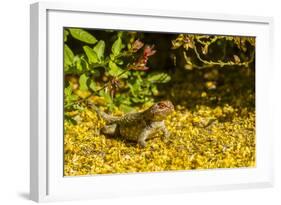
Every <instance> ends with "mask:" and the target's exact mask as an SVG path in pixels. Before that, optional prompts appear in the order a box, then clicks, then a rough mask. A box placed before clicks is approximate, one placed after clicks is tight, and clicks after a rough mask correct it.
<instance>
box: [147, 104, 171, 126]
mask: <svg viewBox="0 0 281 205" xmlns="http://www.w3.org/2000/svg"><path fill="white" fill-rule="evenodd" d="M148 111H149V118H150V120H152V121H160V120H164V119H165V118H166V117H167V116H168V115H169V114H171V113H172V112H173V111H174V105H173V104H172V102H171V101H168V100H165V101H160V102H157V103H155V104H154V105H152V106H151V107H150V108H149V109H148Z"/></svg>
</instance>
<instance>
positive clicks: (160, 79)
mask: <svg viewBox="0 0 281 205" xmlns="http://www.w3.org/2000/svg"><path fill="white" fill-rule="evenodd" d="M170 80H171V76H169V75H168V74H167V73H157V72H155V73H151V74H149V75H148V76H147V81H149V82H150V83H167V82H169V81H170Z"/></svg>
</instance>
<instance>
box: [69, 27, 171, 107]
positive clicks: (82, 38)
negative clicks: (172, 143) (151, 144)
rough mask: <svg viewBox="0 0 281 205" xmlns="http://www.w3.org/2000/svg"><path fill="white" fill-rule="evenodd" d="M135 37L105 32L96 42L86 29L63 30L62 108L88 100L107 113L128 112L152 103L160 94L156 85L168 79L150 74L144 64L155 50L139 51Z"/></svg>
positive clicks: (159, 73) (160, 74) (167, 76)
mask: <svg viewBox="0 0 281 205" xmlns="http://www.w3.org/2000/svg"><path fill="white" fill-rule="evenodd" d="M69 35H71V36H72V37H73V38H68V36H69ZM136 37H137V36H136V35H135V33H130V32H115V31H108V32H105V37H104V38H103V39H97V38H96V37H95V36H93V34H92V33H91V31H88V30H85V29H74V28H68V29H65V30H64V42H65V45H64V72H65V85H66V88H65V107H68V108H72V109H74V110H75V108H74V107H75V106H76V107H77V105H79V104H80V103H81V102H83V101H84V100H85V99H88V100H92V101H94V103H95V104H99V105H101V106H105V107H106V108H107V109H108V110H115V109H117V108H119V109H120V110H122V111H124V112H129V111H132V110H133V109H134V106H135V105H142V104H144V103H149V102H153V101H154V98H155V96H157V95H158V94H159V92H158V87H157V84H160V83H167V82H169V81H170V79H171V77H170V76H169V75H168V74H167V73H164V72H155V71H150V70H152V68H148V67H147V65H146V64H147V62H148V60H149V57H150V56H152V55H153V54H154V53H155V50H153V48H154V47H153V46H149V45H146V46H145V48H144V49H142V47H143V46H144V43H143V42H142V41H141V40H140V39H137V38H136ZM73 42H77V43H79V46H80V47H77V46H76V47H75V46H73V45H72V43H73ZM89 44H95V45H94V46H93V45H89ZM92 46H93V47H92ZM71 47H73V48H74V49H75V50H74V51H75V52H73V51H72V49H71ZM143 70H148V71H146V72H144V71H143Z"/></svg>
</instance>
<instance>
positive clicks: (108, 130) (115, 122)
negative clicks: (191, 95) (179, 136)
mask: <svg viewBox="0 0 281 205" xmlns="http://www.w3.org/2000/svg"><path fill="white" fill-rule="evenodd" d="M90 105H91V108H92V109H94V110H95V111H96V112H97V114H98V115H99V116H100V117H101V118H102V119H103V120H104V121H105V123H106V125H105V126H104V127H103V128H102V129H101V133H102V134H105V135H109V136H116V135H119V136H121V137H122V138H124V139H125V140H131V141H135V142H137V143H138V144H139V145H140V146H141V147H145V146H146V139H148V138H151V137H152V136H153V135H154V134H156V133H157V132H159V131H162V132H163V134H164V136H165V138H166V139H167V138H168V137H169V136H170V133H169V131H168V129H167V128H166V126H165V123H164V120H165V118H166V117H167V116H168V115H169V114H171V113H172V112H173V111H174V106H173V104H172V102H170V101H168V100H166V101H160V102H157V103H155V104H153V105H152V106H151V107H149V108H148V109H147V110H144V111H142V112H132V113H127V114H125V115H123V116H120V117H117V116H112V115H109V114H107V113H105V112H103V111H101V110H99V109H98V108H97V107H96V106H95V105H93V104H92V103H91V104H90Z"/></svg>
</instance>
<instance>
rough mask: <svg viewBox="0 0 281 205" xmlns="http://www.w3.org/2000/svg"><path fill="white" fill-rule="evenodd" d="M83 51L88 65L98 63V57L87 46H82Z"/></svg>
mask: <svg viewBox="0 0 281 205" xmlns="http://www.w3.org/2000/svg"><path fill="white" fill-rule="evenodd" d="M83 49H84V51H85V53H86V55H87V57H88V60H89V63H97V62H98V56H97V54H96V52H95V51H94V50H93V49H91V48H90V47H89V46H83Z"/></svg>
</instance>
